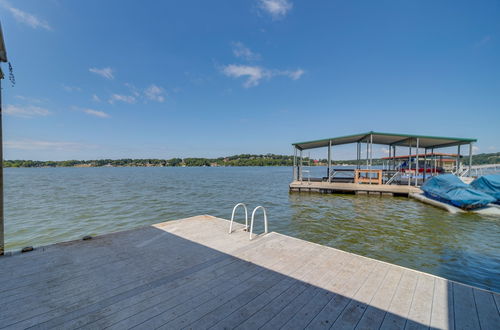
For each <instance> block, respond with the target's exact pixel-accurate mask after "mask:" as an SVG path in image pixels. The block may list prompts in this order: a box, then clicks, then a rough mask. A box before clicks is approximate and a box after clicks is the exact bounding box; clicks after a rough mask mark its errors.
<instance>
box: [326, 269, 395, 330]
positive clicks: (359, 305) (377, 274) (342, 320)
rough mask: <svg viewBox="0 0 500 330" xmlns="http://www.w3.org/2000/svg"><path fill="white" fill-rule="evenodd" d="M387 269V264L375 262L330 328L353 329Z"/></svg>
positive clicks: (381, 281)
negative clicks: (370, 271)
mask: <svg viewBox="0 0 500 330" xmlns="http://www.w3.org/2000/svg"><path fill="white" fill-rule="evenodd" d="M388 271H389V265H387V264H385V263H381V262H378V263H377V264H376V266H375V270H374V271H373V272H372V273H370V274H369V275H368V277H367V279H366V281H365V283H364V284H363V285H362V286H361V288H359V290H358V291H357V292H356V294H355V295H354V296H353V297H352V300H351V301H350V302H349V304H348V305H347V307H346V308H345V309H344V310H343V311H342V313H341V314H340V316H339V317H338V319H337V320H336V321H335V323H334V324H333V326H332V328H331V329H354V328H355V327H356V325H357V324H358V323H359V321H360V320H361V317H362V316H363V314H364V312H365V311H366V309H367V308H368V306H369V303H370V302H371V300H372V299H373V296H374V295H375V293H376V292H377V291H378V288H379V287H380V285H381V284H382V283H383V280H384V279H385V276H386V275H387V272H388Z"/></svg>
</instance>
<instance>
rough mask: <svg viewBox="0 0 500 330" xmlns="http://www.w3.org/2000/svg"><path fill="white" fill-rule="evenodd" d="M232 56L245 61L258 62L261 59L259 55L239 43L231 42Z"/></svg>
mask: <svg viewBox="0 0 500 330" xmlns="http://www.w3.org/2000/svg"><path fill="white" fill-rule="evenodd" d="M233 54H234V56H236V57H238V58H242V59H244V60H247V61H258V60H260V59H261V56H260V54H258V53H254V52H252V51H251V50H250V48H248V47H246V46H245V45H244V44H243V43H242V42H239V41H237V42H233Z"/></svg>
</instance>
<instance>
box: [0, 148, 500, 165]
mask: <svg viewBox="0 0 500 330" xmlns="http://www.w3.org/2000/svg"><path fill="white" fill-rule="evenodd" d="M305 160H306V161H307V160H308V159H307V158H305ZM326 162H327V160H326V159H320V160H315V161H313V160H311V162H310V163H311V165H317V166H322V165H326ZM472 162H473V164H475V165H481V164H498V163H500V152H496V153H484V154H477V155H474V156H473V157H472ZM332 163H333V165H342V164H355V163H356V161H355V160H342V161H333V162H332ZM373 164H374V165H381V164H382V160H380V159H374V161H373ZM292 165H293V156H288V155H274V154H266V155H250V154H243V155H234V156H228V157H219V158H184V159H182V158H171V159H128V158H126V159H98V160H63V161H38V160H5V161H4V167H104V166H113V167H122V166H141V167H142V166H144V167H149V166H151V167H155V166H157V167H162V166H187V167H191V166H292Z"/></svg>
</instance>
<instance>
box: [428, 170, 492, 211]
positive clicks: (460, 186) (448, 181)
mask: <svg viewBox="0 0 500 330" xmlns="http://www.w3.org/2000/svg"><path fill="white" fill-rule="evenodd" d="M421 189H422V190H423V191H424V194H425V195H426V196H428V197H430V198H433V199H436V200H438V201H441V202H446V203H450V204H451V205H454V206H456V207H459V208H462V209H464V210H472V209H476V208H479V207H484V206H486V205H488V204H489V203H493V202H495V198H493V197H492V196H490V195H488V194H485V193H484V192H481V191H479V190H476V189H473V188H471V187H470V186H469V185H468V184H466V183H463V182H462V180H460V179H459V178H458V177H457V176H455V175H453V174H443V175H438V176H435V177H433V178H431V179H429V180H428V181H426V182H425V183H424V184H423V185H422V187H421Z"/></svg>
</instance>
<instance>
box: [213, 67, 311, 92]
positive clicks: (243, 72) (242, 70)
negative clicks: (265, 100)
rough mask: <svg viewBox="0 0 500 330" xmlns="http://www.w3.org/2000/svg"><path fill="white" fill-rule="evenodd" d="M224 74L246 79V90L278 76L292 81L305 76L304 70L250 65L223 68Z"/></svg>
mask: <svg viewBox="0 0 500 330" xmlns="http://www.w3.org/2000/svg"><path fill="white" fill-rule="evenodd" d="M222 72H223V73H224V74H225V75H226V76H228V77H233V78H239V77H246V78H247V79H246V81H245V82H244V83H243V86H244V87H245V88H249V87H254V86H258V85H259V84H260V82H261V80H262V79H264V78H265V79H270V78H272V77H276V76H286V77H289V78H290V79H292V80H298V79H300V77H301V76H302V75H303V74H304V72H305V71H304V70H302V69H297V70H295V71H290V70H284V71H282V70H268V69H266V68H262V67H260V66H250V65H238V64H230V65H226V66H224V67H223V68H222Z"/></svg>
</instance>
